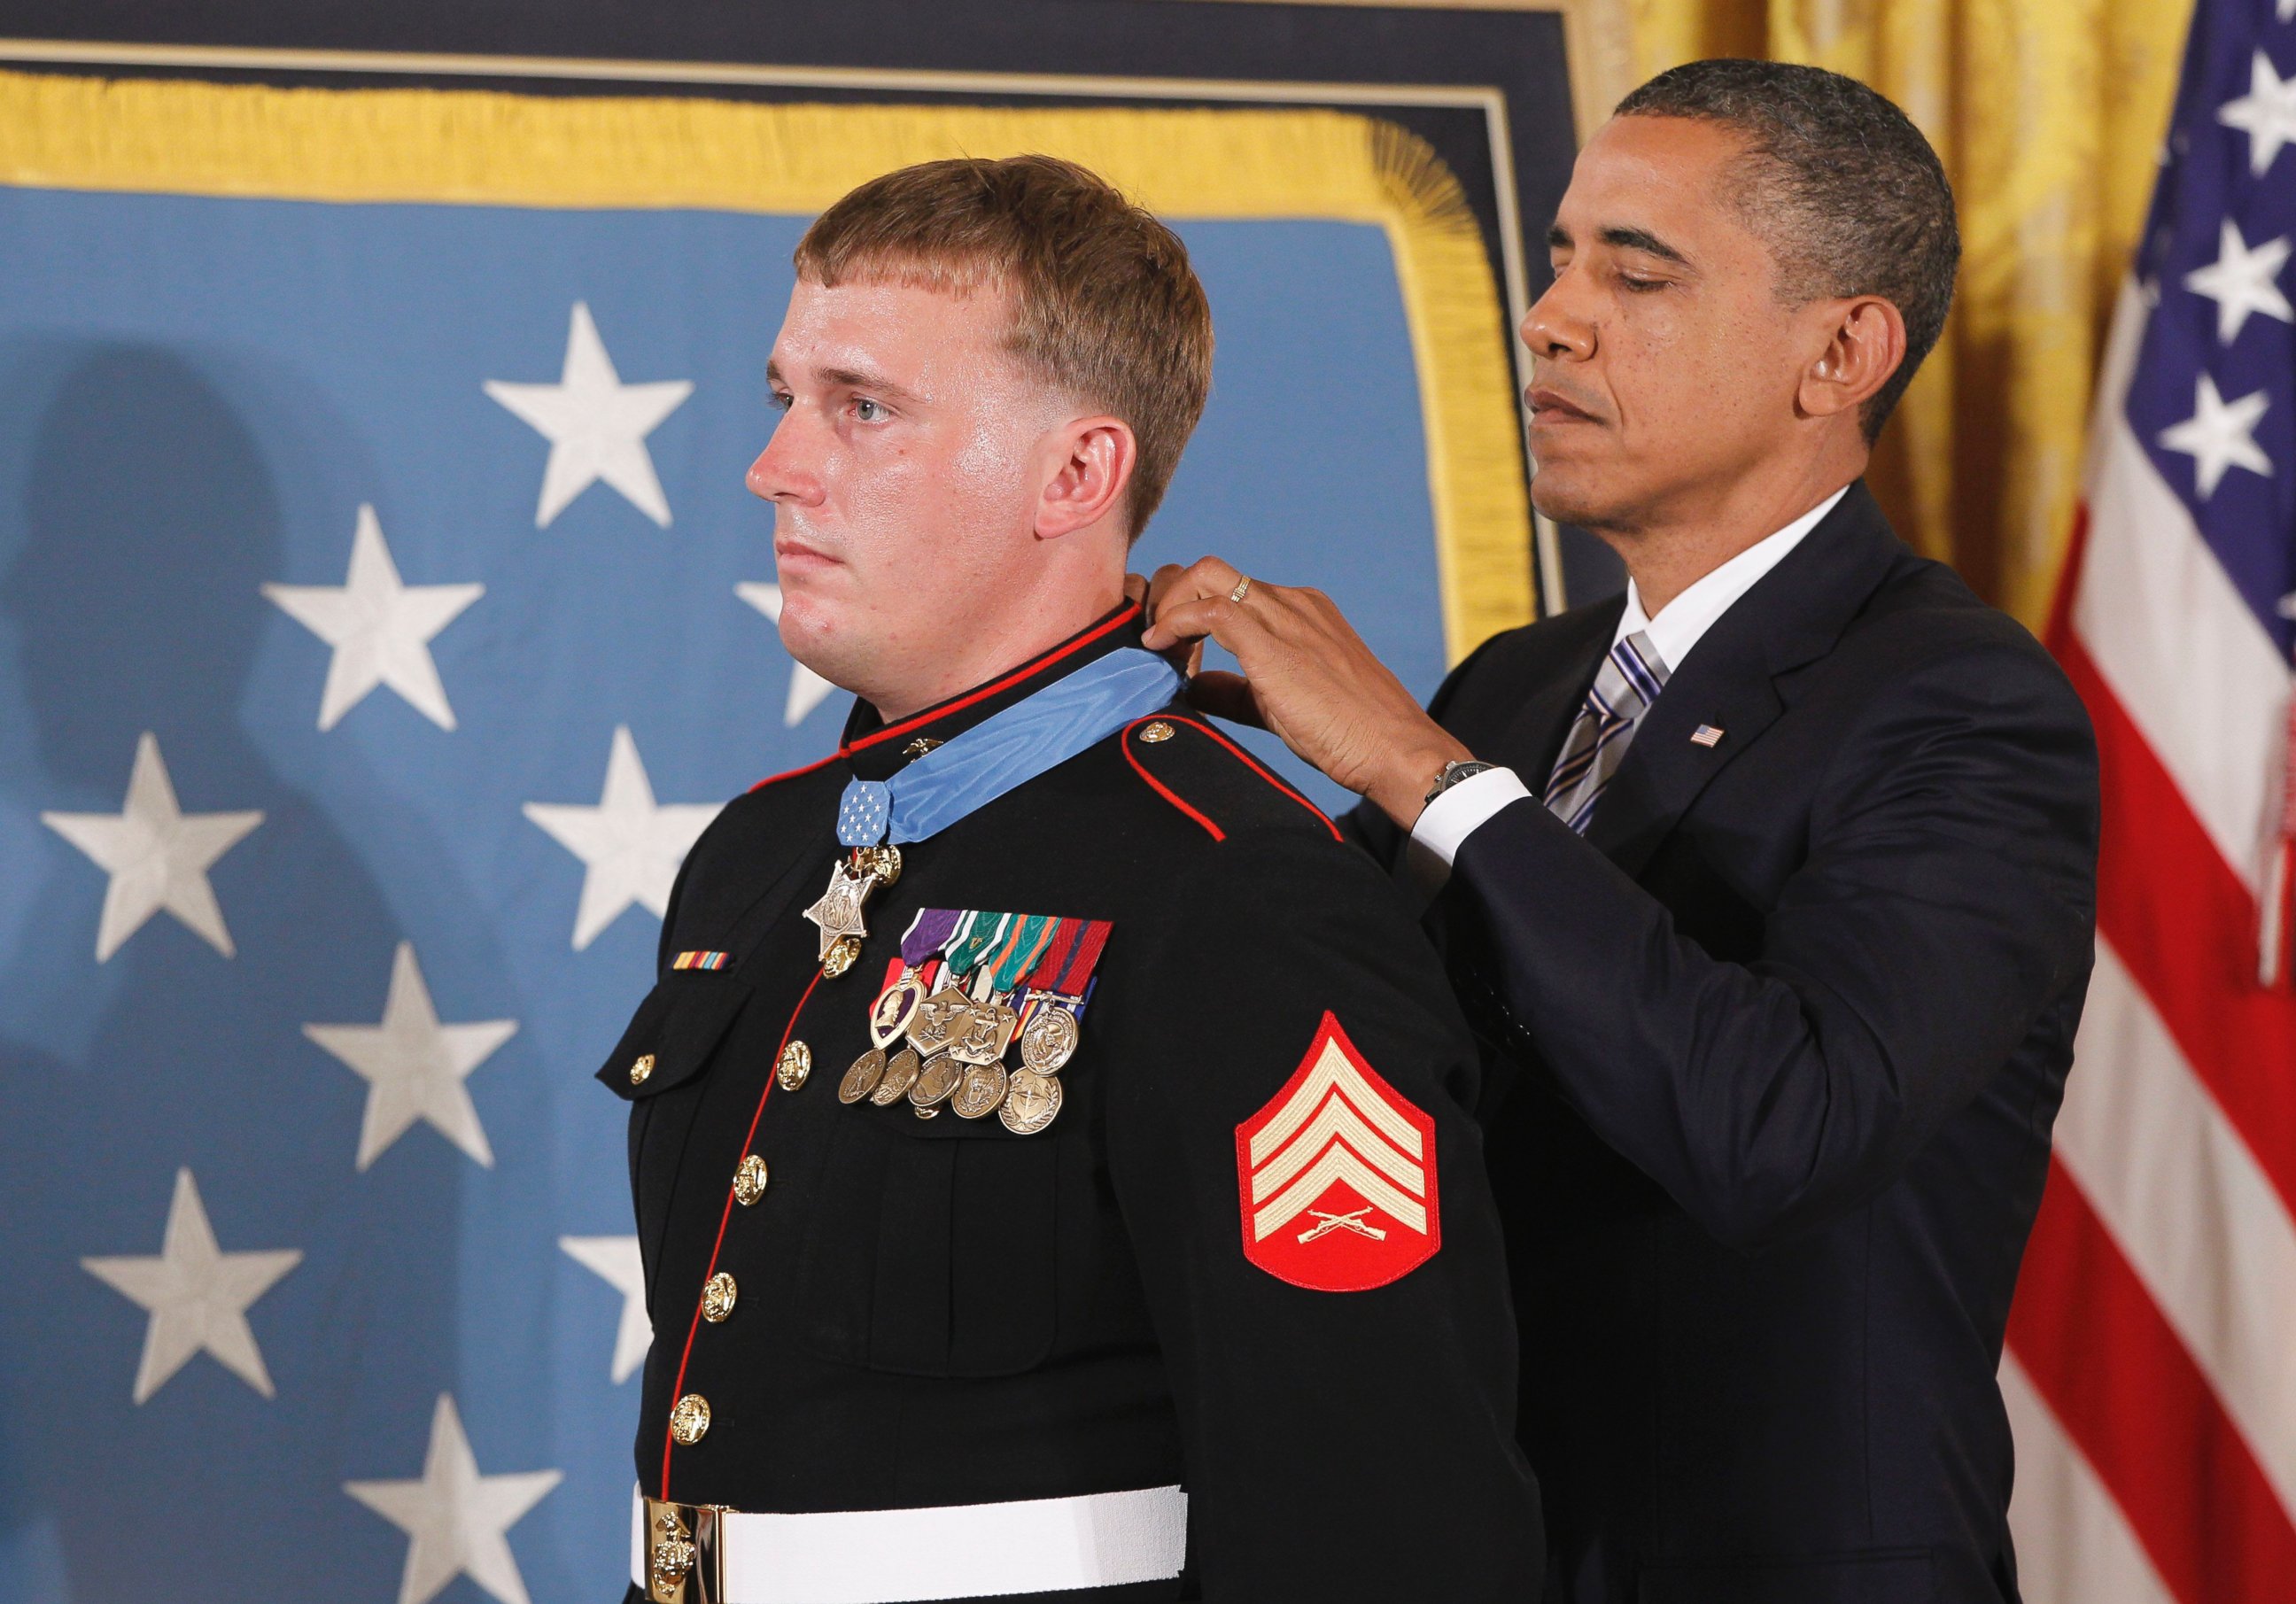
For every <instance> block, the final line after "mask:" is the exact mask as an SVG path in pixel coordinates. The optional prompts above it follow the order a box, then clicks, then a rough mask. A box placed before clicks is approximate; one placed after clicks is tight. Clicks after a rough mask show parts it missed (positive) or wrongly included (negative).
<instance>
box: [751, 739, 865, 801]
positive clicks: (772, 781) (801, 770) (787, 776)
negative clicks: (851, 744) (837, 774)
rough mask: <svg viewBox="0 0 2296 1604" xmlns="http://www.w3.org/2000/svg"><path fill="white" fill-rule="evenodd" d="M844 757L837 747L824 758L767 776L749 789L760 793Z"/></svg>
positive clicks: (841, 748)
mask: <svg viewBox="0 0 2296 1604" xmlns="http://www.w3.org/2000/svg"><path fill="white" fill-rule="evenodd" d="M844 756H845V749H844V748H843V747H839V748H838V749H836V750H835V751H833V752H832V753H830V755H829V756H828V757H816V759H814V761H812V762H811V763H808V764H805V765H802V766H800V767H798V768H793V769H783V771H782V772H781V773H778V774H767V776H766V777H765V778H764V779H762V780H760V781H758V782H757V783H756V784H755V785H753V786H751V787H750V790H753V791H760V790H765V789H766V787H767V786H768V785H778V784H780V783H781V782H783V781H784V780H794V779H796V778H797V777H798V776H799V774H810V773H813V771H814V770H816V769H817V768H827V767H828V766H829V765H831V764H832V763H834V762H836V761H837V760H838V759H839V758H840V757H844Z"/></svg>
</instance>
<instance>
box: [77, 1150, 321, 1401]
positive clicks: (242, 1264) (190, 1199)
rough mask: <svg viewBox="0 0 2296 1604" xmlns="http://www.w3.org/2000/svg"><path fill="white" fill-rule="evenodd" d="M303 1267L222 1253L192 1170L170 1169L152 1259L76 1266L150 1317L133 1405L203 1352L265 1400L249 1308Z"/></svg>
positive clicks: (292, 1261) (277, 1255)
mask: <svg viewBox="0 0 2296 1604" xmlns="http://www.w3.org/2000/svg"><path fill="white" fill-rule="evenodd" d="M302 1262H303V1256H302V1254H301V1253H299V1252H298V1251H296V1250H295V1249H293V1248H280V1249H277V1250H275V1251H271V1252H257V1253H225V1252H224V1251H223V1250H222V1249H221V1248H218V1247H217V1245H216V1239H215V1231H214V1228H213V1227H211V1226H210V1225H209V1223H208V1211H207V1210H206V1209H205V1208H204V1207H201V1203H200V1189H199V1185H198V1183H196V1182H194V1181H193V1179H192V1172H191V1171H190V1170H188V1169H179V1170H177V1171H176V1195H175V1199H174V1200H173V1201H172V1202H170V1203H169V1204H168V1225H167V1230H166V1232H164V1233H163V1235H162V1236H161V1238H160V1254H159V1256H158V1257H157V1258H84V1259H82V1260H80V1264H81V1267H82V1268H84V1269H86V1271H87V1273H89V1274H90V1275H93V1276H94V1277H95V1278H96V1279H97V1280H98V1281H102V1282H103V1283H104V1284H105V1285H106V1286H108V1287H110V1288H111V1289H113V1290H114V1291H116V1292H119V1293H120V1294H121V1295H122V1296H124V1297H127V1298H129V1299H131V1300H132V1301H134V1302H135V1304H137V1305H140V1306H142V1307H143V1308H144V1309H147V1310H149V1311H150V1312H151V1315H152V1319H151V1322H150V1323H149V1324H148V1325H146V1326H145V1327H144V1328H143V1361H142V1363H139V1364H137V1365H136V1367H135V1402H136V1403H138V1404H141V1403H143V1400H144V1399H146V1398H148V1397H150V1396H151V1395H152V1394H153V1393H155V1392H158V1391H159V1390H160V1388H161V1387H164V1386H166V1385H167V1384H168V1378H169V1377H171V1376H173V1375H174V1374H175V1373H176V1371H179V1370H181V1369H183V1368H184V1365H185V1364H187V1363H190V1362H191V1358H192V1355H193V1354H197V1353H199V1352H201V1350H202V1349H204V1350H206V1351H207V1352H208V1353H210V1354H214V1355H215V1357H216V1360H217V1363H220V1364H221V1365H222V1366H223V1367H224V1368H225V1370H227V1371H230V1372H231V1373H232V1374H233V1375H234V1376H237V1377H238V1378H239V1379H241V1380H242V1381H244V1382H246V1383H247V1384H248V1385H249V1386H250V1387H253V1388H254V1389H255V1390H256V1391H257V1392H259V1393H261V1394H262V1395H264V1396H265V1397H266V1398H268V1397H270V1396H272V1395H273V1393H272V1388H271V1372H270V1371H266V1370H265V1369H264V1368H263V1350H262V1349H260V1348H258V1347H257V1346H255V1333H254V1331H253V1330H250V1328H249V1326H248V1323H247V1310H248V1306H249V1305H250V1304H252V1303H254V1302H255V1300H256V1299H257V1298H258V1297H262V1296H263V1295H264V1294H265V1293H266V1292H267V1291H269V1290H270V1289H271V1287H272V1284H273V1283H274V1282H275V1281H278V1279H279V1278H280V1277H281V1276H283V1275H284V1274H286V1273H288V1272H289V1271H290V1270H292V1269H293V1268H294V1267H295V1266H296V1265H297V1264H301V1263H302Z"/></svg>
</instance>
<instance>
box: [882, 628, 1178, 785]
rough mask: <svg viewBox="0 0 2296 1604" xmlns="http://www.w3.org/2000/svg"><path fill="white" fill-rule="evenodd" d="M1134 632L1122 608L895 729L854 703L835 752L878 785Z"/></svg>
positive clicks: (1134, 638)
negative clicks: (929, 752) (943, 742)
mask: <svg viewBox="0 0 2296 1604" xmlns="http://www.w3.org/2000/svg"><path fill="white" fill-rule="evenodd" d="M1140 631H1141V622H1140V605H1139V603H1138V602H1136V601H1127V602H1126V603H1124V605H1123V606H1121V607H1119V608H1117V609H1116V610H1113V611H1111V612H1108V613H1104V614H1103V615H1102V616H1101V617H1100V618H1097V619H1095V620H1094V622H1093V623H1092V624H1091V625H1090V626H1087V627H1086V628H1084V629H1081V630H1079V631H1078V632H1077V633H1076V634H1072V635H1070V637H1069V638H1068V639H1067V640H1065V641H1063V642H1061V643H1060V644H1059V645H1057V646H1055V647H1054V648H1053V649H1052V650H1051V651H1046V652H1043V653H1041V654H1039V655H1038V656H1037V657H1034V658H1031V659H1029V660H1028V661H1027V662H1025V663H1022V664H1021V665H1020V666H1018V667H1014V668H1011V669H1007V670H1006V671H1005V673H1003V674H1000V675H996V677H995V678H994V679H991V680H989V681H988V682H987V683H984V684H980V685H976V686H974V687H973V688H972V690H970V691H966V692H961V693H959V694H958V695H955V696H952V697H950V698H949V699H948V700H946V701H942V702H937V703H935V704H934V705H933V706H931V707H930V708H926V709H924V711H922V713H913V714H911V715H910V716H908V717H906V718H904V719H901V720H899V721H898V722H897V723H894V724H886V723H885V721H884V720H883V719H882V718H881V717H879V716H878V714H877V710H876V708H873V707H871V706H870V705H869V704H868V703H867V702H865V701H858V700H857V701H856V702H855V703H854V704H853V712H852V715H851V716H850V717H849V718H848V719H847V720H846V721H845V734H844V737H843V739H842V740H841V741H840V742H839V750H840V753H841V755H842V756H843V757H845V759H846V761H847V762H848V763H849V765H851V766H852V770H853V773H855V774H856V775H857V776H859V777H860V778H862V779H864V780H882V779H884V778H885V777H886V776H888V775H890V774H892V773H898V771H899V770H900V769H901V768H902V767H903V766H904V765H906V764H907V763H909V762H910V761H911V760H912V759H914V758H916V757H922V756H923V755H924V754H925V752H927V751H930V750H931V748H932V747H933V746H938V745H939V744H940V743H941V742H942V741H948V740H950V739H952V738H954V737H955V736H957V735H960V734H962V733H964V732H965V731H967V730H969V729H971V728H972V726H973V725H975V724H980V723H981V722H982V721H983V720H985V719H988V718H993V717H994V716H996V715H997V714H999V713H1001V712H1003V711H1004V710H1005V708H1009V707H1012V706H1013V704H1014V703H1016V702H1020V701H1024V700H1027V699H1028V698H1029V697H1030V696H1033V695H1035V694H1036V693H1037V692H1039V691H1042V690H1043V689H1044V688H1045V687H1046V686H1047V685H1049V684H1051V683H1054V681H1056V680H1060V679H1063V678H1065V677H1067V676H1068V675H1071V674H1073V673H1075V672H1076V671H1077V670H1078V669H1079V668H1081V667H1084V666H1085V665H1086V664H1087V663H1089V662H1093V661H1095V660H1096V659H1100V658H1103V657H1106V656H1107V655H1108V654H1109V653H1110V652H1111V651H1119V650H1121V649H1122V648H1124V647H1127V646H1138V645H1139V644H1140ZM920 742H924V743H930V744H926V745H920V744H919V743H920Z"/></svg>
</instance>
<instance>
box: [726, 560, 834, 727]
mask: <svg viewBox="0 0 2296 1604" xmlns="http://www.w3.org/2000/svg"><path fill="white" fill-rule="evenodd" d="M734 594H735V595H737V596H739V597H741V598H742V601H747V602H748V603H749V604H750V606H752V607H754V608H756V609H757V610H758V611H759V612H761V613H763V614H765V615H766V617H767V618H770V619H772V620H773V621H774V622H775V623H776V624H778V623H780V622H781V621H782V587H781V586H780V585H771V584H768V583H767V582H766V581H764V580H754V581H751V582H750V583H748V584H743V585H735V586H734ZM836 689H837V687H836V686H835V685H832V684H831V683H829V682H828V681H827V680H825V679H824V678H822V677H821V675H817V674H816V673H815V672H814V671H813V670H812V669H810V668H808V667H806V666H805V665H804V664H803V663H800V662H799V661H797V660H796V659H793V658H792V659H791V660H790V682H789V696H788V699H787V700H784V701H783V704H782V724H783V728H785V729H792V730H793V729H795V728H797V726H798V725H799V724H803V723H804V722H805V716H806V715H807V714H808V713H810V712H812V711H813V710H814V709H815V708H817V707H819V706H821V703H822V699H823V698H824V697H826V696H827V695H829V693H830V692H832V691H834V690H836Z"/></svg>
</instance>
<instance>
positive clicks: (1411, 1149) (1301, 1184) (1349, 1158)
mask: <svg viewBox="0 0 2296 1604" xmlns="http://www.w3.org/2000/svg"><path fill="white" fill-rule="evenodd" d="M1235 1170H1236V1188H1237V1193H1238V1197H1239V1199H1240V1202H1241V1206H1242V1215H1243V1256H1244V1257H1246V1258H1248V1259H1250V1260H1251V1262H1252V1263H1253V1264H1257V1265H1259V1267H1260V1268H1261V1269H1262V1270H1265V1271H1267V1273H1268V1274H1270V1275H1272V1276H1274V1277H1275V1278H1276V1279H1277V1280H1278V1281H1290V1282H1291V1283H1292V1285H1293V1286H1295V1287H1308V1288H1310V1289H1314V1290H1316V1291H1318V1292H1365V1291H1368V1290H1370V1289H1372V1288H1374V1287H1383V1286H1385V1285H1387V1283H1388V1282H1390V1281H1398V1280H1400V1279H1402V1278H1403V1277H1404V1276H1406V1275H1408V1274H1409V1273H1411V1272H1412V1271H1414V1270H1415V1269H1417V1268H1418V1267H1419V1266H1420V1265H1421V1264H1424V1263H1426V1262H1427V1260H1429V1259H1430V1258H1432V1257H1433V1256H1434V1255H1435V1250H1436V1249H1437V1248H1439V1247H1441V1246H1442V1242H1443V1229H1442V1216H1441V1215H1440V1213H1439V1210H1438V1208H1437V1204H1436V1190H1435V1121H1434V1120H1433V1119H1432V1118H1431V1117H1430V1116H1428V1115H1427V1114H1426V1113H1424V1112H1423V1111H1422V1110H1421V1109H1417V1108H1415V1107H1414V1106H1413V1105H1412V1103H1411V1101H1410V1100H1409V1099H1407V1098H1406V1097H1405V1096H1404V1095H1403V1094H1402V1093H1399V1092H1398V1091H1397V1090H1396V1089H1395V1088H1394V1087H1392V1086H1390V1085H1389V1084H1387V1083H1386V1082H1385V1081H1384V1080H1382V1079H1381V1078H1380V1076H1379V1073H1378V1071H1376V1070H1374V1068H1372V1067H1371V1066H1370V1064H1368V1063H1366V1062H1365V1060H1364V1056H1363V1054H1362V1053H1361V1052H1357V1049H1356V1044H1355V1043H1353V1042H1351V1041H1349V1040H1348V1035H1347V1032H1345V1031H1343V1030H1341V1028H1340V1022H1339V1020H1338V1019H1335V1018H1333V1016H1332V1015H1331V1014H1330V1013H1328V1012H1327V1013H1325V1014H1324V1022H1323V1025H1322V1027H1320V1028H1319V1029H1318V1030H1317V1031H1316V1039H1315V1042H1314V1043H1312V1044H1311V1045H1310V1046H1309V1047H1308V1056H1307V1057H1306V1058H1304V1059H1302V1060H1300V1068H1298V1069H1296V1070H1294V1071H1293V1072H1292V1078H1291V1079H1290V1080H1288V1081H1286V1082H1284V1083H1283V1090H1282V1091H1280V1092H1278V1093H1276V1094H1275V1096H1274V1097H1273V1098H1271V1099H1269V1100H1268V1103H1267V1107H1266V1108H1264V1109H1260V1110H1259V1113H1257V1114H1255V1115H1253V1116H1252V1117H1251V1118H1250V1119H1248V1120H1246V1121H1244V1123H1243V1124H1242V1125H1238V1126H1236V1128H1235Z"/></svg>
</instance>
